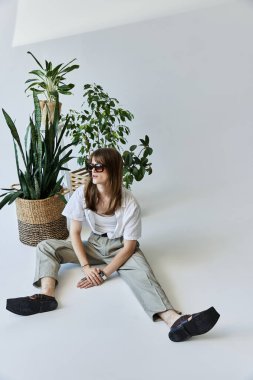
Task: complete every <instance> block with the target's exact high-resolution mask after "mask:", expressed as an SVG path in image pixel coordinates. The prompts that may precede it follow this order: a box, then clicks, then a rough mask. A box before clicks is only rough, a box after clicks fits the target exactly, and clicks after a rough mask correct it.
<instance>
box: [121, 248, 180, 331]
mask: <svg viewBox="0 0 253 380" xmlns="http://www.w3.org/2000/svg"><path fill="white" fill-rule="evenodd" d="M118 273H119V275H120V276H121V277H122V278H123V279H124V280H125V281H126V282H127V283H128V285H129V286H130V288H131V289H132V291H133V292H134V294H135V295H136V297H137V299H138V300H139V301H140V303H141V304H142V306H143V308H144V310H145V311H146V313H147V314H148V315H149V317H150V318H152V320H153V321H156V320H159V319H162V320H164V322H166V323H167V324H168V325H170V326H171V325H172V324H173V323H174V322H175V320H176V319H178V318H179V317H180V314H182V313H181V312H179V311H177V310H175V309H174V308H173V306H172V305H171V303H170V301H169V300H168V298H167V296H166V294H165V292H164V290H163V289H162V287H161V285H160V284H159V282H158V281H157V279H156V277H155V275H154V273H153V271H152V269H151V267H150V265H149V263H148V262H147V260H146V258H145V256H144V255H143V253H142V251H141V250H140V249H139V248H138V249H137V250H136V252H135V253H134V254H133V255H132V256H131V257H130V258H129V259H128V260H127V262H126V263H125V264H124V265H122V266H121V267H120V268H119V270H118Z"/></svg>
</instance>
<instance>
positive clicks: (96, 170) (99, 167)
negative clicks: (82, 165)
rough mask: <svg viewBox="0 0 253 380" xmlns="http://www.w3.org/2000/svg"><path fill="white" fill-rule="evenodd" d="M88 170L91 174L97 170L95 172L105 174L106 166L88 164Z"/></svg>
mask: <svg viewBox="0 0 253 380" xmlns="http://www.w3.org/2000/svg"><path fill="white" fill-rule="evenodd" d="M86 168H87V170H88V171H89V172H91V171H92V169H95V172H97V173H101V172H103V171H104V168H105V167H104V165H103V164H95V165H94V164H87V166H86Z"/></svg>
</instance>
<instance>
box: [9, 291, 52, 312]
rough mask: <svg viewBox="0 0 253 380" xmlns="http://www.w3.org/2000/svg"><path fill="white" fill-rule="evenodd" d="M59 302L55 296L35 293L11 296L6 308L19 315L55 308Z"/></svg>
mask: <svg viewBox="0 0 253 380" xmlns="http://www.w3.org/2000/svg"><path fill="white" fill-rule="evenodd" d="M57 306H58V302H57V301H56V299H55V298H54V297H51V296H46V295H45V294H34V295H33V296H28V297H19V298H9V299H7V301H6V309H7V310H9V311H11V312H12V313H14V314H18V315H32V314H37V313H44V312H46V311H52V310H55V309H56V308H57Z"/></svg>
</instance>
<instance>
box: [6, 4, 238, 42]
mask: <svg viewBox="0 0 253 380" xmlns="http://www.w3.org/2000/svg"><path fill="white" fill-rule="evenodd" d="M233 1H235V0H155V1H150V0H43V1H38V0H19V1H18V9H17V18H16V26H15V32H14V38H13V45H14V46H18V45H25V44H31V43H35V42H39V41H44V40H50V39H53V38H61V37H66V36H71V35H75V34H80V33H85V32H91V31H95V30H99V29H106V28H110V27H115V26H119V25H124V24H129V23H133V22H139V21H143V20H148V19H153V18H158V17H162V16H166V15H169V14H172V13H178V12H185V11H191V10H195V9H198V8H203V7H210V6H214V5H218V4H222V3H225V2H233Z"/></svg>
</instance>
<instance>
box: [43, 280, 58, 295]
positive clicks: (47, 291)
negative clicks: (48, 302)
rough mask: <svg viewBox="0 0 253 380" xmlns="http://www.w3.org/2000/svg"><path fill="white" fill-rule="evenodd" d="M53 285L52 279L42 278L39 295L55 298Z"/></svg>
mask: <svg viewBox="0 0 253 380" xmlns="http://www.w3.org/2000/svg"><path fill="white" fill-rule="evenodd" d="M55 284H56V281H55V279H54V278H52V277H43V278H42V279H41V294H44V295H46V296H50V297H54V296H55Z"/></svg>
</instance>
